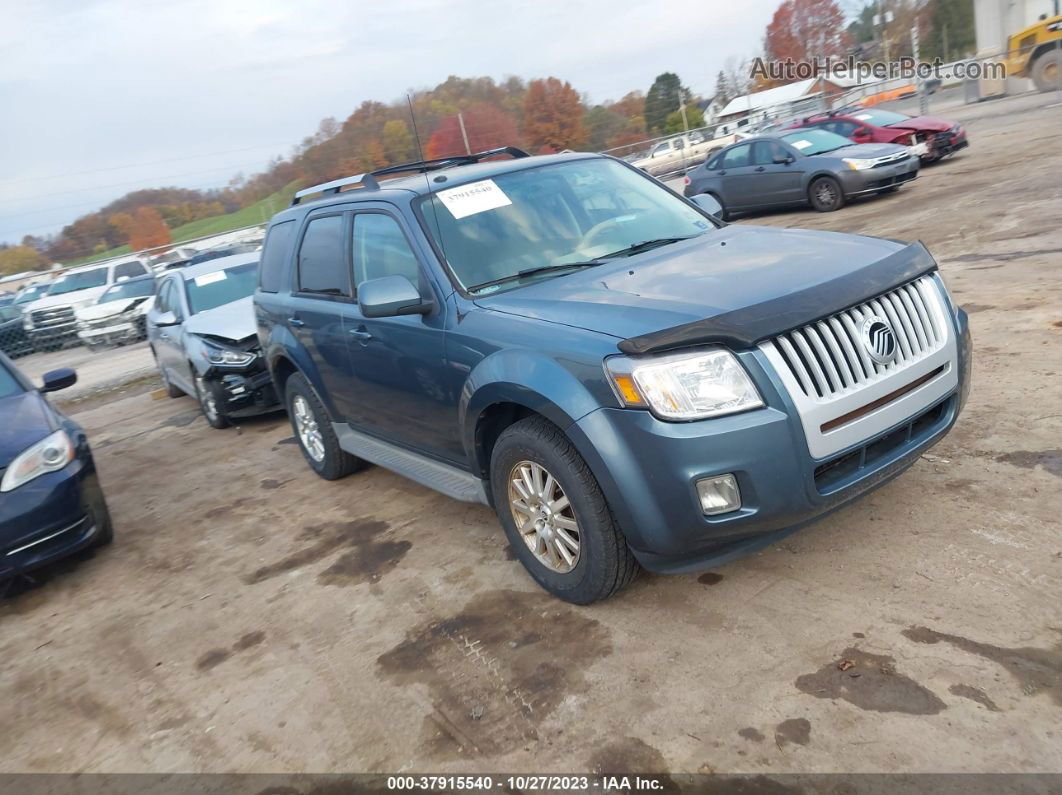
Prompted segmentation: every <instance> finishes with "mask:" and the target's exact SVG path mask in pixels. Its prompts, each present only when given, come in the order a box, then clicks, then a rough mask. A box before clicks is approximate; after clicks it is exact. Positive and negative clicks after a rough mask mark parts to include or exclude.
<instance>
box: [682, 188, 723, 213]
mask: <svg viewBox="0 0 1062 795" xmlns="http://www.w3.org/2000/svg"><path fill="white" fill-rule="evenodd" d="M690 201H692V202H693V203H694V204H696V205H697V206H698V207H700V208H701V209H702V210H704V211H705V212H706V213H709V214H711V215H716V216H718V215H719V213H720V212H722V210H723V205H721V204H720V203H719V202H718V201H716V198H715V197H714V196H713V195H712V194H710V193H698V194H697V195H696V196H690Z"/></svg>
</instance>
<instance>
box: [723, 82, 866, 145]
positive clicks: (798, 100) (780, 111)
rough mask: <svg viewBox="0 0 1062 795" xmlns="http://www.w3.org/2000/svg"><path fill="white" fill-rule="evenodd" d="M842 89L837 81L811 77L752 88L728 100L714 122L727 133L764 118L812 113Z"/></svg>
mask: <svg viewBox="0 0 1062 795" xmlns="http://www.w3.org/2000/svg"><path fill="white" fill-rule="evenodd" d="M845 88H846V86H842V85H840V84H839V82H838V81H835V80H827V79H826V78H824V77H813V78H810V79H808V80H798V81H797V82H795V83H787V84H786V85H784V86H776V87H775V88H768V89H767V90H765V91H755V92H753V93H751V94H745V95H744V96H740V97H736V98H735V99H732V100H730V102H728V103H727V104H726V107H724V108H723V109H722V110H721V111H719V116H718V119H717V121H718V122H719V123H720V124H722V125H723V126H724V128H725V129H724V130H723V132H724V133H728V132H731V131H732V130H730V128H731V127H733V128H734V129H737V128H738V127H744V126H745V125H746V124H750V123H753V122H758V121H762V120H764V119H774V118H778V117H779V116H796V115H800V114H801V113H812V112H814V111H818V110H822V109H824V108H825V107H826V103H827V101H828V98H829V97H831V96H834V95H836V94H841V93H843V92H844V91H845ZM717 134H718V131H717Z"/></svg>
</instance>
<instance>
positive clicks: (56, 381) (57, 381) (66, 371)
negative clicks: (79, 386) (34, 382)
mask: <svg viewBox="0 0 1062 795" xmlns="http://www.w3.org/2000/svg"><path fill="white" fill-rule="evenodd" d="M43 382H44V383H43V384H42V385H41V388H40V391H41V392H58V391H59V390H60V389H66V388H67V387H68V386H73V385H74V384H76V383H77V373H75V372H74V371H73V370H71V369H70V368H69V367H60V368H59V369H58V370H50V371H48V372H47V373H45V374H44V379H43Z"/></svg>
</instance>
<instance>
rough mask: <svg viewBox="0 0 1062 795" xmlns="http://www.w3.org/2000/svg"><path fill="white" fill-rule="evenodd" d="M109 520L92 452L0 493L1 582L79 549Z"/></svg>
mask: <svg viewBox="0 0 1062 795" xmlns="http://www.w3.org/2000/svg"><path fill="white" fill-rule="evenodd" d="M108 521H109V517H108V513H107V506H106V502H105V500H104V497H103V490H102V489H101V488H100V482H99V478H98V477H97V475H96V466H95V463H94V462H93V460H92V454H91V453H90V452H88V449H87V445H86V446H85V449H83V450H79V452H78V456H77V457H76V458H75V459H74V460H73V461H72V462H71V463H70V464H69V465H68V466H66V467H65V468H63V469H61V470H59V471H58V472H50V473H48V474H46V475H41V476H40V477H38V478H35V479H34V480H31V481H30V482H29V483H25V484H23V485H22V486H19V487H18V488H16V489H14V490H12V491H9V492H5V493H4V494H2V495H0V579H5V578H7V577H10V576H12V575H14V574H19V573H22V572H26V571H29V570H31V569H35V568H37V567H38V566H43V565H45V564H47V563H50V562H52V561H54V560H58V559H59V558H63V557H66V556H67V555H70V554H72V553H74V552H76V551H78V550H79V549H83V548H85V547H87V546H89V545H91V544H92V542H93V541H94V540H95V539H96V538H97V537H98V536H99V534H100V533H101V532H103V530H104V529H105V524H106V523H107V522H108Z"/></svg>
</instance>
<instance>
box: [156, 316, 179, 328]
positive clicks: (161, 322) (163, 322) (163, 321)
mask: <svg viewBox="0 0 1062 795" xmlns="http://www.w3.org/2000/svg"><path fill="white" fill-rule="evenodd" d="M180 322H181V321H179V320H178V319H177V315H175V314H174V313H173V312H159V313H158V314H157V315H155V319H154V323H155V325H156V326H158V327H159V328H164V327H166V326H176V325H177V324H178V323H180Z"/></svg>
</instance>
